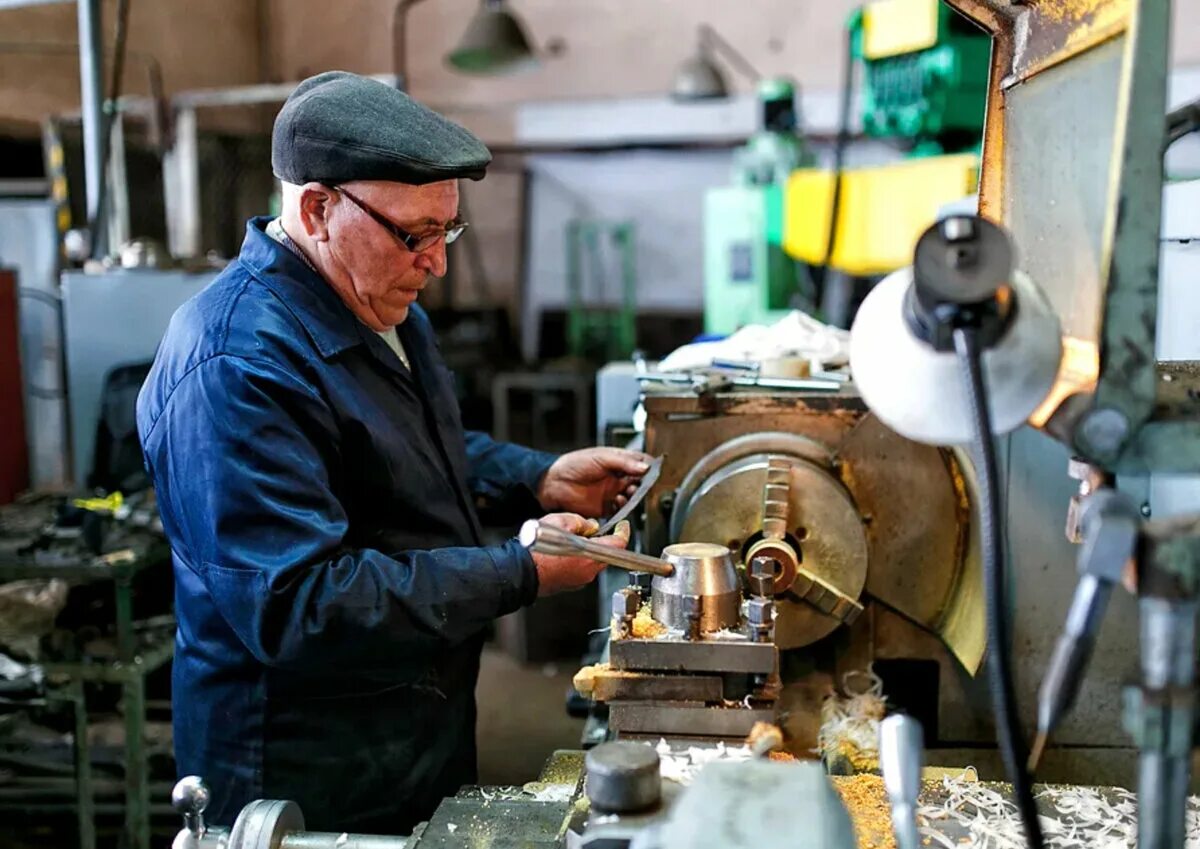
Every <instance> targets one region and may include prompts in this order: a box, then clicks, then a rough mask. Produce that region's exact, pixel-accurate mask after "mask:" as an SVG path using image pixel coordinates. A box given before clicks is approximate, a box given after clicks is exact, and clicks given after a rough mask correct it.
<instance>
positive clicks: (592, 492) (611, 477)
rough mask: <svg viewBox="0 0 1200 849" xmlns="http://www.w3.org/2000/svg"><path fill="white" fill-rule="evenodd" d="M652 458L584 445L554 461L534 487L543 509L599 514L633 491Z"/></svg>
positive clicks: (603, 514)
mask: <svg viewBox="0 0 1200 849" xmlns="http://www.w3.org/2000/svg"><path fill="white" fill-rule="evenodd" d="M651 459H652V458H651V457H650V456H649V455H647V454H642V453H641V452H638V451H626V450H625V449H624V448H585V449H584V450H582V451H572V452H571V453H570V454H563V455H562V456H561V457H559V458H558V459H557V460H555V461H554V465H552V466H551V467H550V469H549V471H547V472H546V474H545V476H544V477H543V478H542V482H541V484H540V485H539V487H538V501H539V502H540V503H541V505H542V509H543V510H564V511H569V512H571V513H579V514H581V515H583V516H587V517H588V518H599V517H601V516H605V515H607V514H609V513H611V512H612V511H614V510H616V509H619V508H620V507H621V505H623V504H624V503H625V502H626V501H627V500H628V499H629V496H631V495H633V493H634V491H635V490H636V489H637V484H638V481H639V480H640V479H641V477H642V475H644V474H646V472H647V470H649V468H650V460H651Z"/></svg>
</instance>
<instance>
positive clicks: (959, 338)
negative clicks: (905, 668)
mask: <svg viewBox="0 0 1200 849" xmlns="http://www.w3.org/2000/svg"><path fill="white" fill-rule="evenodd" d="M954 350H955V351H956V352H957V354H958V361H959V365H960V366H961V374H962V381H963V389H964V390H965V392H966V397H967V401H968V403H969V406H970V408H971V425H972V431H973V433H974V443H975V472H976V475H977V476H978V478H979V492H980V505H979V519H980V528H979V534H980V542H981V548H982V551H983V579H984V599H985V604H986V607H987V639H988V646H989V649H988V658H987V667H988V689H989V691H990V694H991V697H992V712H993V713H994V714H995V716H996V740H997V743H998V744H999V746H1000V756H1001V758H1002V759H1003V761H1004V770H1005V772H1006V773H1007V774H1008V780H1009V781H1010V782H1011V783H1012V788H1013V796H1014V797H1015V798H1016V801H1017V810H1018V812H1019V813H1020V815H1021V822H1022V823H1023V824H1024V826H1025V837H1026V839H1027V841H1028V845H1029V846H1030V847H1032V849H1042V827H1041V824H1040V823H1039V822H1038V816H1037V804H1036V803H1035V802H1034V799H1033V779H1032V777H1031V776H1030V775H1029V773H1028V772H1027V771H1026V769H1025V760H1026V757H1027V753H1026V752H1025V742H1024V741H1025V737H1024V735H1023V733H1022V731H1021V723H1020V719H1019V718H1018V717H1017V698H1016V692H1015V690H1014V687H1013V674H1012V657H1011V653H1012V637H1011V634H1010V633H1009V626H1008V609H1007V598H1008V593H1007V589H1008V588H1007V584H1006V581H1005V572H1006V570H1005V568H1004V546H1003V541H1002V538H1001V536H1000V526H1001V522H1000V481H999V473H998V470H997V465H996V445H995V442H994V440H993V438H992V415H991V410H990V409H989V407H988V397H987V386H986V384H985V381H984V377H983V361H982V359H983V358H982V352H981V350H980V346H979V336H978V331H976V330H975V328H972V327H958V328H955V330H954Z"/></svg>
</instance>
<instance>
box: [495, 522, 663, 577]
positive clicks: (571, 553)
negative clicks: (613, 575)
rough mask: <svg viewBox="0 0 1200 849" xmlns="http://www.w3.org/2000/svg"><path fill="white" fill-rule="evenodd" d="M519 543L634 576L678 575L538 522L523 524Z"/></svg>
mask: <svg viewBox="0 0 1200 849" xmlns="http://www.w3.org/2000/svg"><path fill="white" fill-rule="evenodd" d="M517 539H518V541H519V542H520V543H521V545H523V546H524V547H525V548H528V549H529V550H530V551H536V552H539V553H541V554H553V555H558V556H561V557H578V556H583V557H590V558H591V559H593V560H595V561H597V562H599V563H603V564H605V565H607V566H616V567H617V568H618V569H625V570H627V571H630V572H649V573H651V574H653V575H659V576H663V577H669V576H670V575H671V574H672V573H673V572H674V571H675V570H674V568H673V567H672V566H671V565H670V564H668V563H664V562H663V561H661V560H659V559H658V558H656V557H650V556H648V555H645V554H638V553H637V552H635V551H626V550H625V549H623V548H611V547H610V546H607V545H601V544H600V543H598V542H595V541H593V540H590V539H587V538H586V537H581V536H579V535H577V534H572V533H568V532H567V531H564V530H560V529H559V528H556V527H553V526H552V525H546V524H543V523H541V522H539V521H538V520H537V519H530V520H529V521H528V522H526V523H525V524H523V525H522V526H521V531H520V534H519V535H518V537H517Z"/></svg>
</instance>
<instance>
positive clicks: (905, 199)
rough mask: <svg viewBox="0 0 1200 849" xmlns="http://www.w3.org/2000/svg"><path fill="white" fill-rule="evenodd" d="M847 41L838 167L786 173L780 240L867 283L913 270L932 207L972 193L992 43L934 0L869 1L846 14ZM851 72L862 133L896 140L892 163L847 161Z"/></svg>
mask: <svg viewBox="0 0 1200 849" xmlns="http://www.w3.org/2000/svg"><path fill="white" fill-rule="evenodd" d="M846 41H847V44H846V68H845V70H844V72H843V74H844V79H843V91H842V104H841V110H842V114H841V122H840V123H841V127H840V128H839V132H838V143H837V148H836V149H835V152H834V165H833V168H832V170H826V169H817V168H801V169H798V170H797V171H796V172H795V173H793V174H792V175H791V176H790V177H789V178H788V180H787V185H786V189H785V210H786V211H785V227H784V244H785V247H786V249H787V252H788V254H789V255H790V256H792V257H794V258H795V259H797V260H800V261H802V262H806V263H809V264H810V265H813V266H826V267H829V268H833V269H836V270H837V271H839V272H842V273H843V274H846V275H850V276H851V277H858V278H871V277H874V276H877V275H880V274H886V273H888V272H890V271H894V270H895V269H897V268H900V267H902V266H905V265H908V264H909V263H910V262H911V260H912V250H913V245H915V244H916V240H917V238H918V237H919V236H920V234H921V233H922V232H924V230H925V229H926V228H927V227H928V226H929V225H930V224H932V223H933V222H934V220H935V219H936V217H937V213H938V210H939V209H940V208H941V207H943V206H944V205H946V204H948V203H951V202H953V201H957V200H960V199H961V198H964V197H966V196H968V195H971V194H973V193H974V192H975V189H976V184H977V182H978V174H979V144H980V139H981V136H982V132H983V124H984V109H985V107H986V104H987V93H988V68H989V58H990V55H991V39H990V37H989V36H988V35H987V33H985V32H983V31H982V30H980V29H978V28H977V27H976V26H975V25H974V24H972V23H971V22H970V21H968V20H967V19H966V18H964V17H963V16H962V15H960V14H958V13H957V12H955V11H954V10H953V9H951V8H950V7H949V6H947V5H946V4H944V3H942V2H941V0H876V2H872V3H867V4H865V5H863V6H862V7H861V8H859V9H856V10H855V11H854V12H853V13H852V14H851V15H850V17H849V19H848V20H847V22H846ZM858 68H861V75H862V81H861V84H859V85H858V87H857V90H858V92H859V103H860V107H861V112H860V116H861V121H862V132H863V134H864V135H865V136H867V137H868V138H873V139H888V140H891V141H892V142H894V143H895V144H897V146H899V147H900V148H901V149H903V150H904V151H905V152H906V154H907V155H906V156H905V157H904V158H903V159H901V160H900V161H898V162H891V163H887V164H883V165H873V166H868V167H861V168H844V167H843V164H844V155H843V154H844V152H845V148H846V145H847V144H848V141H849V138H850V130H851V127H850V106H851V95H852V93H853V92H854V91H855V88H856V84H855V79H854V78H855V70H856V69H858ZM832 221H836V222H837V227H836V230H834V229H833V228H832V227H831V222H832Z"/></svg>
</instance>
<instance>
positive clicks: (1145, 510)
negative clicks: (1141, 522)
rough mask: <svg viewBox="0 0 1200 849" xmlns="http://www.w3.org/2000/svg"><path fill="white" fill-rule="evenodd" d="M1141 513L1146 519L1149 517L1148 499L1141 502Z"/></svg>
mask: <svg viewBox="0 0 1200 849" xmlns="http://www.w3.org/2000/svg"><path fill="white" fill-rule="evenodd" d="M1141 513H1142V515H1143V516H1145V517H1146V518H1147V519H1149V518H1150V502H1149V501H1144V502H1142V507H1141Z"/></svg>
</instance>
